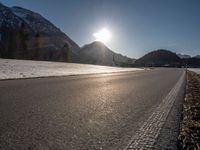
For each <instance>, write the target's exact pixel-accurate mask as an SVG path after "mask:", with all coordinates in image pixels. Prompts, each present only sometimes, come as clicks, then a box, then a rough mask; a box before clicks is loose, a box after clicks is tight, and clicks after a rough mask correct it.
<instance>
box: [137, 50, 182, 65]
mask: <svg viewBox="0 0 200 150" xmlns="http://www.w3.org/2000/svg"><path fill="white" fill-rule="evenodd" d="M181 63H182V60H181V58H179V57H178V56H177V55H176V53H173V52H171V51H168V50H164V49H159V50H155V51H152V52H150V53H148V54H146V55H144V56H143V57H141V58H139V59H137V60H136V61H135V64H134V65H135V66H152V67H164V66H165V67H176V66H180V65H181Z"/></svg>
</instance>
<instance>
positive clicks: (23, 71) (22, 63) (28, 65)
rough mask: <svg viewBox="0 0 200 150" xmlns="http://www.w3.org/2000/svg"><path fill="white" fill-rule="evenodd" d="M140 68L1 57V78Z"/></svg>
mask: <svg viewBox="0 0 200 150" xmlns="http://www.w3.org/2000/svg"><path fill="white" fill-rule="evenodd" d="M139 70H143V69H140V68H120V67H108V66H98V65H85V64H74V63H59V62H45V61H29V60H15V59H0V79H17V78H34V77H48V76H66V75H80V74H96V73H111V72H124V71H139Z"/></svg>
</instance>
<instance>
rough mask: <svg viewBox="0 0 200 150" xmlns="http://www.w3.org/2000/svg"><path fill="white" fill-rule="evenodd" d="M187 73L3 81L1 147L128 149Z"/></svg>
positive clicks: (165, 71)
mask: <svg viewBox="0 0 200 150" xmlns="http://www.w3.org/2000/svg"><path fill="white" fill-rule="evenodd" d="M183 72H184V70H182V69H162V68H161V69H153V70H146V71H140V72H127V73H111V74H99V75H81V76H68V77H53V78H37V79H20V80H5V81H0V149H6V150H9V149H13V150H14V149H20V150H22V149H24V150H25V149H36V150H38V149H39V150H45V149H50V150H54V149H56V150H71V149H73V150H78V149H81V150H89V149H91V150H93V149H106V150H107V149H113V150H118V149H124V148H126V147H127V145H128V144H130V141H131V139H133V137H134V135H136V134H138V131H139V129H140V128H141V127H142V125H143V124H144V123H145V122H148V121H147V120H148V118H150V117H151V116H152V114H154V112H155V110H156V109H157V108H159V107H160V106H159V105H160V104H161V103H163V99H165V97H166V96H167V95H169V92H170V91H171V90H172V89H173V88H174V86H175V85H176V83H177V82H178V81H179V79H180V78H181V76H182V74H183ZM164 105H166V104H164ZM167 109H170V108H168V107H167V108H166V109H165V110H167Z"/></svg>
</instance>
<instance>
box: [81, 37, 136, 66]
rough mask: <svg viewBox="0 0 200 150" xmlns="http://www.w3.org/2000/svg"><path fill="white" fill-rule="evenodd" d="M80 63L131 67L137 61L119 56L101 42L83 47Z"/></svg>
mask: <svg viewBox="0 0 200 150" xmlns="http://www.w3.org/2000/svg"><path fill="white" fill-rule="evenodd" d="M78 55H79V56H81V57H79V61H80V63H87V64H97V65H107V66H129V65H131V64H132V63H133V62H134V61H135V60H134V59H131V58H128V57H126V56H123V55H121V54H117V53H115V52H113V51H112V50H110V49H109V48H108V47H106V46H105V45H104V44H103V43H101V42H97V41H95V42H93V43H91V44H87V45H85V46H83V47H82V48H81V49H80V51H79V53H78Z"/></svg>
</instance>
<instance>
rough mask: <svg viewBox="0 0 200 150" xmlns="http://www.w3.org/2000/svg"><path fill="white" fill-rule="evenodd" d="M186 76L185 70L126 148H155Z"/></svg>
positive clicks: (137, 149)
mask: <svg viewBox="0 0 200 150" xmlns="http://www.w3.org/2000/svg"><path fill="white" fill-rule="evenodd" d="M184 78H185V72H184V73H183V74H182V75H181V77H180V79H179V80H178V82H177V83H176V85H175V86H174V87H173V88H172V90H171V91H170V92H169V93H168V95H167V96H166V97H165V98H164V99H163V100H162V102H161V103H160V104H159V106H158V107H157V108H156V109H155V111H154V112H153V114H152V115H151V116H150V117H149V118H148V120H147V121H146V122H145V123H144V124H143V126H142V127H141V128H140V129H139V130H138V131H136V133H135V135H134V136H133V137H132V139H131V141H130V142H129V144H128V146H127V147H126V148H125V149H124V150H139V149H141V150H144V149H153V148H154V147H153V146H154V143H155V142H156V139H157V138H158V136H159V134H160V131H161V129H162V127H163V125H164V123H165V121H166V119H167V116H168V114H169V112H170V110H171V108H172V106H173V104H174V101H175V100H176V97H177V95H178V92H179V91H180V88H181V86H182V83H183V81H184Z"/></svg>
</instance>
